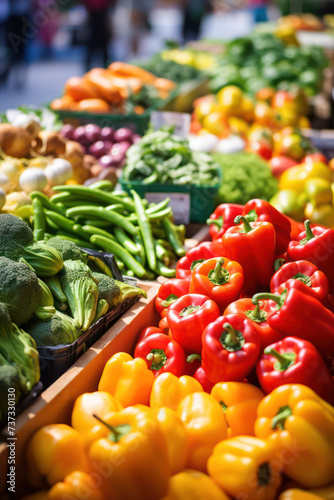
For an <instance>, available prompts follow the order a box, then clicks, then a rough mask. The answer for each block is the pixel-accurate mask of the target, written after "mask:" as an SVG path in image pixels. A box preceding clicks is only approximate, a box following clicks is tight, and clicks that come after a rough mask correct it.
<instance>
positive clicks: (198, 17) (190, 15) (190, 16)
mask: <svg viewBox="0 0 334 500" xmlns="http://www.w3.org/2000/svg"><path fill="white" fill-rule="evenodd" d="M183 3H184V19H183V37H184V41H185V42H188V41H190V40H197V39H198V37H199V34H200V30H201V23H202V20H203V17H204V16H205V15H206V14H208V13H209V12H211V10H212V8H213V2H212V1H210V0H187V1H184V2H183Z"/></svg>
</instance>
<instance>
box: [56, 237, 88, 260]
mask: <svg viewBox="0 0 334 500" xmlns="http://www.w3.org/2000/svg"><path fill="white" fill-rule="evenodd" d="M47 244H48V245H49V246H50V247H52V248H54V249H55V250H57V251H58V252H59V253H60V255H61V256H62V259H63V260H82V261H83V262H85V255H86V254H84V252H82V250H81V249H80V248H79V247H78V246H77V245H76V244H75V243H74V242H73V241H69V240H63V239H62V238H57V236H55V237H54V238H50V239H49V240H48V243H47Z"/></svg>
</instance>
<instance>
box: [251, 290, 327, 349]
mask: <svg viewBox="0 0 334 500" xmlns="http://www.w3.org/2000/svg"><path fill="white" fill-rule="evenodd" d="M266 299H270V300H273V301H274V302H275V303H276V307H275V309H276V310H275V312H273V313H272V314H270V315H269V316H268V318H267V320H268V323H269V325H270V326H271V327H272V328H273V329H274V330H277V331H278V332H279V333H281V334H283V335H285V336H292V337H299V338H301V339H304V340H308V341H309V342H311V343H312V344H313V345H314V346H315V347H316V348H317V349H318V351H319V352H320V353H321V354H322V355H323V356H330V355H331V354H333V353H334V314H333V313H332V312H331V311H330V310H329V309H327V308H326V307H325V306H324V305H323V304H322V303H321V302H319V300H318V299H316V298H314V296H312V295H311V294H310V292H309V288H308V287H307V286H306V285H305V284H304V283H302V282H301V281H298V280H289V281H287V283H286V288H285V290H284V291H283V292H282V293H281V294H280V295H276V294H272V293H257V294H256V295H254V297H253V299H252V301H253V304H255V305H256V304H258V303H259V301H260V300H266Z"/></svg>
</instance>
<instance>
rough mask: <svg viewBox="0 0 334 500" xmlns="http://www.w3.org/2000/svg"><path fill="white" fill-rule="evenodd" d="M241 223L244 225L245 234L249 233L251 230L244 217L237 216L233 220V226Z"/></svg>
mask: <svg viewBox="0 0 334 500" xmlns="http://www.w3.org/2000/svg"><path fill="white" fill-rule="evenodd" d="M241 222H242V223H243V225H244V231H245V233H249V232H250V231H251V230H252V229H253V228H252V226H251V225H250V223H249V222H248V220H247V219H246V217H244V216H243V215H237V216H236V218H235V219H234V224H240V223H241Z"/></svg>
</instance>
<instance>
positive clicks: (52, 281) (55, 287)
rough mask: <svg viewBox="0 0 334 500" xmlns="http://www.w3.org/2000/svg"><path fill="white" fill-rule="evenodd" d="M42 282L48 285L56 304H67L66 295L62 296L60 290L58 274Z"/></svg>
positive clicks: (62, 293)
mask: <svg viewBox="0 0 334 500" xmlns="http://www.w3.org/2000/svg"><path fill="white" fill-rule="evenodd" d="M44 281H45V283H46V284H47V285H48V287H49V288H50V290H51V292H52V293H53V295H54V297H55V299H57V300H58V302H60V303H64V302H67V298H66V295H65V294H64V292H63V290H62V288H61V284H60V281H59V276H58V274H57V275H55V276H51V277H50V278H44Z"/></svg>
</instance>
